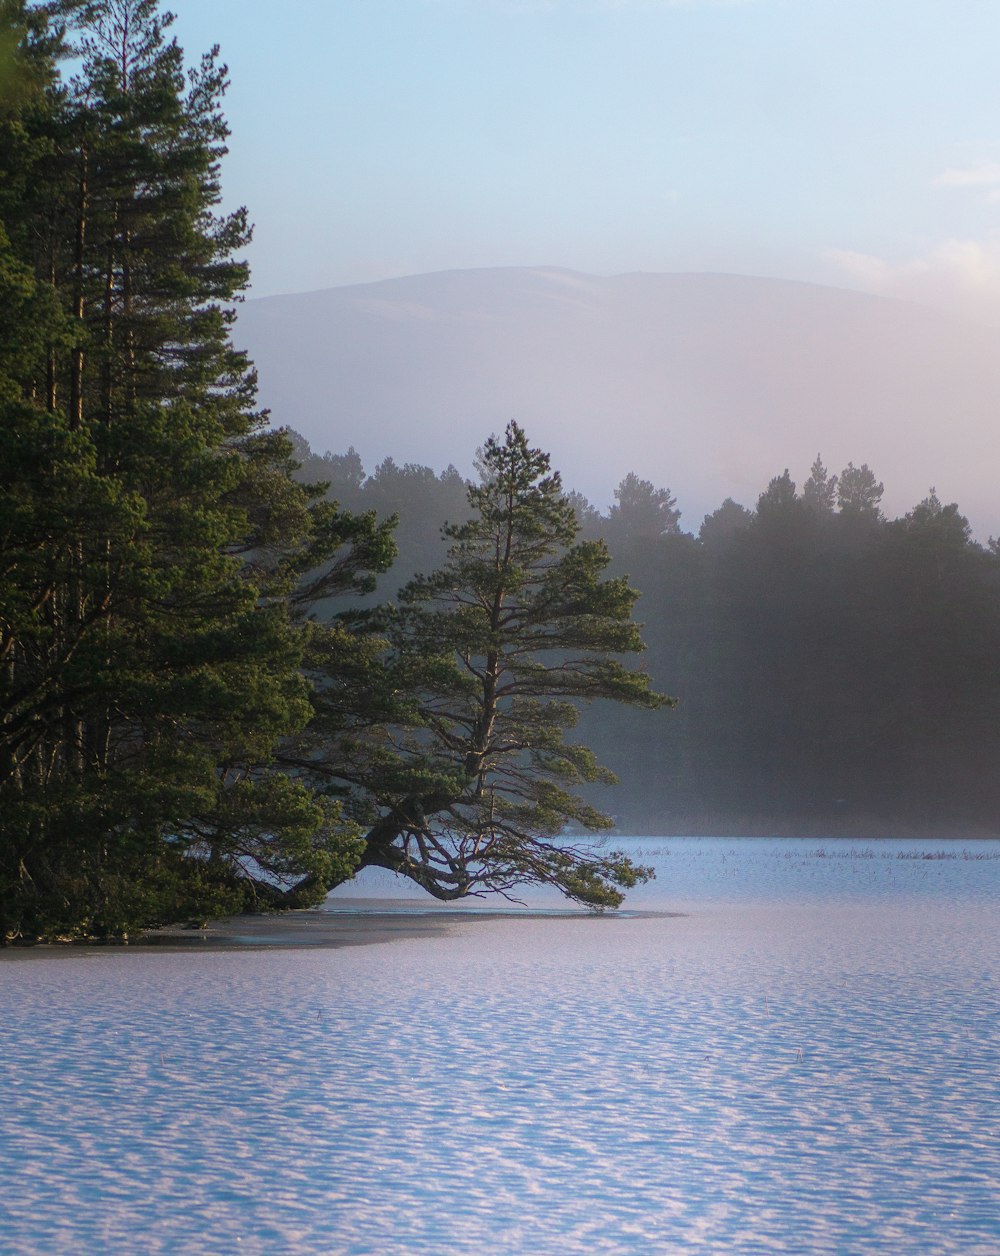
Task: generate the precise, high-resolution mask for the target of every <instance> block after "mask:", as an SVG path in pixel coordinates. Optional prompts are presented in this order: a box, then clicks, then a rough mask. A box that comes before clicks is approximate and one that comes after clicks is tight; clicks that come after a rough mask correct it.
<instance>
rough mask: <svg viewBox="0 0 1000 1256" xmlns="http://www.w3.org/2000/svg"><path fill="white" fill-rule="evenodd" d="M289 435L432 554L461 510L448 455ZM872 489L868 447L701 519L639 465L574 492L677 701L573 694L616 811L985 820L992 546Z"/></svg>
mask: <svg viewBox="0 0 1000 1256" xmlns="http://www.w3.org/2000/svg"><path fill="white" fill-rule="evenodd" d="M297 448H298V456H299V457H300V458H301V459H302V461H303V466H304V467H305V468H307V470H308V473H309V474H311V475H316V474H318V473H319V471H320V469H321V468H326V469H327V470H328V472H329V474H330V477H331V479H332V480H333V482H334V484H335V489H334V491H335V492H336V493H337V495H338V496H340V497H341V498H342V499H343V500H345V501H350V502H351V503H352V504H354V505H355V506H359V507H360V506H364V505H366V504H373V505H374V504H375V503H376V502H377V504H378V508H379V509H380V510H383V511H398V512H399V514H400V525H399V529H398V531H397V536H398V539H399V543H400V548H401V551H402V552H403V553H404V554H409V555H411V556H412V559H413V561H424V560H425V559H428V558H429V559H430V560H431V561H433V551H432V550H431V549H430V548H429V547H430V546H432V544H433V538H432V537H430V535H429V534H428V532H427V528H426V519H427V518H430V517H433V516H434V515H435V514H437V513H440V512H441V511H442V510H449V509H450V510H458V509H460V503H459V499H458V494H457V486H458V484H459V483H460V480H461V477H460V476H458V473H457V472H455V471H454V470H453V469H449V470H448V471H446V472H445V473H444V474H442V475H438V476H436V475H435V474H434V473H433V472H432V471H430V470H429V469H428V468H426V467H415V466H403V467H400V466H397V465H396V464H395V463H393V462H392V460H391V459H387V460H386V461H385V462H383V463H382V464H381V465H380V466H379V467H378V468H376V469H375V471H374V472H373V473H372V474H371V475H370V476H367V477H366V476H365V474H364V470H363V467H362V466H361V462H360V459H359V458H358V457H357V455H356V454H355V453H354V451H353V450H351V451H348V453H347V454H346V455H343V454H341V455H335V454H329V455H325V456H324V457H321V458H320V457H316V456H315V455H313V454H312V453H311V452H310V451H309V449H308V446H307V445H305V443H304V442H303V441H302V440H301V438H297ZM883 491H884V486H883V484H882V482H881V481H880V480H879V479H878V477H877V475H876V474H875V473H874V472H873V471H872V469H871V468H869V467H868V466H867V465H865V464H861V465H858V466H855V465H854V464H853V463H850V464H848V466H847V467H846V468H844V470H843V471H842V472H840V474H839V475H835V474H831V473H830V472H829V470H828V469H827V468H826V467H825V466H824V465H823V462H822V459H821V458H820V457H819V456H817V458H816V460H815V461H814V463H813V464H812V466H811V468H810V470H809V474H808V476H807V477H806V478H805V480H804V481H803V482H802V483H801V486H798V485H797V484H796V482H795V481H794V480H793V479H792V477H791V475H790V473H789V471H787V470H785V471H783V472H782V473H781V474H779V475H776V476H775V477H774V478H773V479H772V480H771V481H770V483H769V484H767V485H766V486H764V488H763V490H762V492H761V493H760V495H759V497H758V499H757V501H756V502H754V503H753V504H752V505H751V506H749V507H747V506H743V505H739V504H738V503H736V502H734V501H732V500H731V499H729V500H727V501H725V502H723V503H722V505H721V506H719V508H718V509H717V510H715V511H713V512H712V513H710V514H709V515H708V516H707V517H706V518H705V519H704V521H703V522H702V524H701V526H700V528H699V529H698V531H697V533H696V534H694V533H689V532H685V531H684V530H683V529H682V528H681V524H680V518H681V516H680V512H679V510H678V508H677V500H676V498H675V497H674V495H673V494H672V493H671V492H670V490H669V489H667V488H662V487H658V486H655V485H654V484H653V483H652V482H650V481H648V480H645V479H642V478H641V477H640V476H638V475H636V474H634V473H632V474H629V475H627V476H626V477H625V478H624V479H623V480H622V482H621V483H620V484H619V486H618V487H617V489H616V490H615V492H614V503H613V505H612V506H611V508H610V509H609V510H608V511H606V512H604V513H602V512H600V511H599V510H597V509H595V508H594V507H593V506H592V505H591V504H590V503H589V502H588V501H586V499H585V498H583V497H582V496H580V495H579V494H574V493H569V494H567V496H568V497H569V499H570V500H571V501H572V502H573V504H574V507H575V509H576V512H577V516H578V520H579V522H580V525H581V528H582V534H583V535H584V536H586V537H589V538H591V539H596V538H602V539H604V540H605V541H606V543H607V545H608V547H609V550H610V552H611V554H612V555H613V559H612V570H613V571H615V572H617V573H618V574H627V575H628V578H629V581H630V583H632V584H633V585H635V587H636V588H637V589H639V590H640V591H641V594H642V598H641V601H640V602H639V604H638V608H637V615H638V617H639V619H640V620H642V621H643V637H644V639H645V642H646V645H647V647H648V651H647V654H646V655H645V657H644V660H643V665H644V667H645V668H646V669H647V670H648V672H649V674H650V676H651V680H652V683H653V686H654V687H655V688H656V689H662V690H664V691H665V692H669V693H671V694H673V695H675V696H676V697H677V698H678V699H679V704H678V707H677V709H676V711H674V712H672V713H671V715H670V717H669V718H668V719H662V718H650V717H648V716H646V715H645V714H644V713H642V712H635V711H632V712H622V711H616V710H614V709H593V710H587V709H584V710H583V711H582V712H581V720H580V729H581V735H582V736H583V738H584V739H585V740H586V741H587V742H588V744H589V745H591V746H592V747H593V748H594V749H595V750H596V751H597V753H598V755H599V757H600V758H601V759H602V761H604V762H607V763H608V764H609V765H610V766H611V767H612V768H613V769H614V771H615V772H616V774H617V775H618V777H619V778H620V781H621V784H620V787H619V788H617V789H616V790H614V791H613V792H611V791H607V790H604V789H601V788H600V787H596V788H594V789H593V791H592V793H591V797H592V798H593V799H594V800H595V801H597V802H598V803H599V805H602V806H604V807H606V808H607V809H608V810H609V811H610V812H612V813H613V814H614V815H615V817H616V822H617V825H618V827H619V829H620V831H623V832H630V833H641V832H647V833H666V834H684V833H698V834H720V835H725V834H733V835H736V834H779V835H780V834H789V835H792V834H801V835H813V834H815V835H819V836H824V835H825V836H838V835H840V836H859V837H878V836H921V835H922V836H930V837H942V838H946V837H950V836H970V835H973V836H975V835H987V834H988V835H995V834H996V832H997V824H998V816H1000V775H998V773H997V771H996V764H997V763H998V762H1000V721H998V720H997V718H996V712H997V710H998V709H1000V673H998V670H997V668H996V659H997V658H998V657H1000V551H998V546H997V544H996V543H995V542H993V541H992V540H991V541H990V542H989V543H987V544H985V545H983V544H979V543H978V542H976V541H975V540H974V539H973V538H972V535H971V531H970V527H969V524H968V521H967V519H966V518H965V517H964V516H963V515H962V513H961V511H960V508H959V506H958V505H957V504H956V503H943V502H942V501H941V500H940V499H939V498H938V495H937V493H936V492H935V491H934V490H933V489H931V490H930V491H929V493H928V495H927V497H926V498H925V499H924V500H922V501H921V502H919V503H917V504H916V505H915V506H914V507H913V509H912V510H910V511H908V512H906V513H905V514H904V515H902V516H901V517H899V518H894V519H891V518H887V517H886V515H885V514H884V512H883V510H882V497H883ZM390 575H391V573H390ZM387 579H389V577H383V580H387ZM388 591H389V590H388V589H387V592H388Z"/></svg>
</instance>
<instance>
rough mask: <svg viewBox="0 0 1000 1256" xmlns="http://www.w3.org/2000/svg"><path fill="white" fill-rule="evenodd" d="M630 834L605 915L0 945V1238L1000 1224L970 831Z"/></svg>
mask: <svg viewBox="0 0 1000 1256" xmlns="http://www.w3.org/2000/svg"><path fill="white" fill-rule="evenodd" d="M627 844H628V846H629V848H630V849H631V850H632V851H634V852H635V853H636V855H637V858H638V859H640V861H642V862H647V863H652V864H654V865H655V866H656V868H657V870H658V878H657V881H656V882H654V883H653V884H652V885H651V886H647V887H644V888H643V889H642V890H641V891H640V892H638V893H637V894H635V895H634V896H633V897H632V899H631V905H632V907H633V909H634V912H635V914H631V915H622V916H618V917H604V918H589V917H579V916H573V915H570V916H559V915H557V914H537V913H525V914H522V915H521V916H520V917H517V916H516V915H515V916H510V915H505V916H501V917H496V916H490V915H485V916H480V917H470V916H468V915H456V916H455V917H454V919H451V920H449V921H448V923H447V928H446V929H445V930H444V931H443V932H442V933H440V934H438V933H426V934H423V935H421V936H417V937H413V938H403V939H399V938H397V939H396V940H393V941H390V942H387V943H385V944H380V945H372V946H353V947H347V948H337V949H311V950H309V949H306V950H304V949H293V948H288V947H283V948H281V947H279V948H276V947H270V948H267V949H256V950H254V949H243V950H234V951H222V952H220V951H206V952H202V953H199V952H197V951H195V952H192V951H185V952H181V953H178V952H173V951H153V952H148V951H143V952H140V951H110V952H109V951H91V950H86V951H76V950H74V951H72V952H70V953H61V954H56V955H47V954H42V953H40V952H38V951H35V952H32V953H31V954H28V955H20V956H15V957H9V956H5V957H3V958H2V959H0V998H2V1006H3V1013H4V1014H3V1018H2V1021H0V1079H2V1081H3V1092H2V1093H3V1096H4V1104H3V1107H2V1109H0V1170H2V1174H3V1179H2V1180H3V1191H2V1193H0V1251H2V1252H3V1253H5V1254H6V1253H30V1254H31V1256H36V1254H39V1256H40V1254H42V1253H50V1252H51V1253H90V1252H95V1253H96V1252H101V1253H105V1252H106V1253H113V1254H117V1253H123V1254H124V1253H147V1252H148V1253H159V1252H163V1253H188V1252H190V1253H230V1252H259V1253H284V1252H288V1253H294V1252H309V1253H334V1252H338V1253H363V1252H365V1253H367V1252H371V1253H394V1252H426V1253H450V1252H460V1253H464V1252H470V1253H471V1252H483V1251H487V1252H500V1253H503V1252H558V1253H563V1252H577V1251H579V1252H584V1251H587V1252H592V1251H596V1252H619V1251H629V1252H643V1253H646V1252H661V1251H662V1252H668V1253H669V1252H686V1251H704V1252H713V1253H716V1252H726V1253H729V1252H735V1253H744V1252H745V1253H751V1252H771V1251H774V1252H789V1253H800V1254H801V1253H811V1252H818V1253H838V1254H839V1253H852V1252H858V1253H925V1252H926V1253H933V1252H942V1253H943V1252H954V1253H960V1254H962V1256H966V1254H967V1253H990V1254H991V1256H993V1254H995V1253H997V1252H1000V1196H998V1186H997V1183H998V1181H1000V1090H998V1085H1000V1083H998V1076H1000V1073H998V1064H1000V1049H998V1028H1000V1015H998V1013H1000V1001H998V991H1000V936H998V935H1000V921H998V911H997V907H998V903H1000V843H976V844H969V845H962V844H961V843H958V844H952V845H946V844H944V843H913V842H908V843H877V844H875V843H873V844H871V845H868V846H866V845H865V844H863V843H857V842H850V843H845V842H839V843H838V842H828V843H825V844H824V843H819V842H816V841H808V842H788V841H784V842H761V841H753V842H751V841H733V840H732V839H714V840H701V841H695V840H687V841H682V840H677V839H657V838H643V839H631V840H630V841H629V842H628V843H627ZM399 893H400V891H399V889H398V888H396V887H394V886H393V885H392V884H391V883H390V882H389V881H388V880H386V879H382V880H379V879H378V878H374V879H373V880H371V881H369V882H367V883H365V884H362V885H361V886H359V887H357V889H355V890H350V891H345V892H343V893H341V894H338V895H337V896H336V898H335V899H334V900H331V908H332V909H336V910H339V911H347V912H354V911H357V910H359V909H360V908H361V906H362V904H361V903H360V902H359V900H358V898H357V895H358V894H361V895H369V896H370V895H379V896H385V895H389V896H393V895H399ZM529 905H530V906H532V907H534V908H545V907H547V906H551V905H558V904H551V902H550V900H545V899H544V898H542V899H535V898H532V900H531V903H530V904H529ZM406 906H407V904H405V903H404V902H403V901H402V900H400V901H399V907H400V908H405V907H406ZM672 912H681V913H683V914H680V915H677V914H668V913H672Z"/></svg>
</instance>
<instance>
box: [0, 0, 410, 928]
mask: <svg viewBox="0 0 1000 1256" xmlns="http://www.w3.org/2000/svg"><path fill="white" fill-rule="evenodd" d="M15 7H16V6H15ZM16 16H17V17H18V19H19V21H20V23H21V29H22V37H21V42H20V45H19V49H20V53H19V55H20V56H21V57H22V58H23V59H24V60H25V61H26V62H30V63H31V64H32V65H34V66H36V67H38V72H37V73H36V74H35V81H36V82H38V83H40V84H41V90H39V91H37V92H35V93H32V94H31V95H30V97H29V98H27V99H26V100H25V101H24V102H22V103H20V104H18V105H17V106H16V107H14V108H8V109H7V110H6V111H5V112H4V114H3V115H2V117H0V175H2V179H0V226H2V227H3V229H4V230H3V232H0V288H3V295H4V296H6V297H8V298H9V303H7V304H6V307H5V309H4V312H3V313H2V314H0V319H2V318H10V319H11V320H12V322H13V324H14V326H15V329H16V333H15V335H14V337H13V338H12V339H5V341H4V344H5V348H6V352H5V353H3V354H0V408H2V414H0V577H2V583H0V660H2V663H3V668H4V671H3V673H2V678H0V905H2V906H0V934H2V935H5V936H13V935H17V934H33V935H48V934H58V933H66V934H74V933H81V932H84V933H95V932H96V933H121V932H123V931H127V930H128V929H131V928H134V927H137V926H141V925H149V924H153V923H157V922H159V921H162V920H169V919H176V918H178V917H179V916H181V915H186V914H191V915H197V916H204V915H206V914H211V913H212V912H213V911H218V910H220V909H222V908H229V909H232V908H235V907H238V906H242V905H243V904H244V903H246V902H247V901H248V899H249V898H250V897H252V895H253V894H254V893H255V892H256V886H257V885H259V886H261V887H262V888H263V889H265V890H266V889H267V887H269V886H270V885H271V884H272V883H273V881H274V880H275V879H276V878H281V877H282V876H288V877H290V878H292V879H294V880H298V879H301V878H303V877H310V876H311V877H314V878H318V879H322V880H329V879H331V878H335V877H336V876H338V875H347V874H348V873H349V871H350V869H351V868H352V867H353V860H354V859H355V858H356V856H357V853H358V846H357V841H356V835H355V833H354V830H353V829H352V828H351V827H350V826H349V825H346V824H342V823H340V822H339V821H338V819H337V814H336V809H335V808H334V807H333V806H331V805H329V804H327V803H325V802H324V801H323V800H322V799H317V798H316V797H314V796H313V795H312V793H311V792H310V791H309V790H308V788H307V787H306V786H305V785H304V784H303V783H301V782H298V781H295V780H293V779H291V778H290V777H288V776H287V775H285V774H283V773H281V772H279V771H277V770H276V768H275V766H274V764H273V754H274V749H275V745H276V743H277V741H278V740H279V739H280V738H281V737H283V736H287V735H289V734H291V733H293V732H295V731H296V730H298V729H299V728H301V726H302V725H303V723H304V722H305V721H306V720H307V719H308V718H309V715H310V712H311V704H310V692H309V685H308V682H307V680H306V679H305V677H304V676H303V675H302V674H301V672H300V669H299V664H300V663H301V661H302V659H303V657H304V655H305V653H306V652H307V651H308V649H309V648H310V637H311V634H312V632H313V629H312V628H311V627H310V626H309V625H308V624H307V623H306V622H305V620H304V619H303V618H302V617H301V616H300V614H299V612H298V611H297V609H296V607H297V601H298V600H301V599H305V598H307V597H308V598H315V597H320V596H325V595H327V594H329V593H330V592H332V591H336V590H342V589H343V588H345V587H351V586H355V585H357V584H358V583H359V582H360V583H361V584H362V585H366V584H367V581H368V575H367V573H368V570H369V569H370V568H374V569H381V568H383V567H384V566H386V565H387V563H388V561H389V557H390V551H391V542H390V541H389V538H388V536H387V534H386V531H385V529H384V528H382V527H379V526H378V525H376V524H375V522H374V519H373V518H372V517H370V516H366V517H362V518H359V519H353V520H352V519H347V518H344V517H342V516H340V515H338V513H337V512H336V510H335V509H334V508H332V507H330V506H327V505H319V504H317V503H316V500H315V495H314V494H310V492H309V491H308V490H306V489H304V488H302V487H301V486H299V485H297V484H295V483H294V482H293V480H292V478H291V474H290V472H291V469H292V463H291V460H290V449H289V443H288V441H287V439H286V438H285V437H283V436H282V435H281V434H280V433H271V432H266V431H265V430H264V426H263V416H262V415H260V414H258V413H257V412H256V410H255V408H254V396H255V380H254V376H253V372H252V370H251V369H250V366H249V364H248V363H247V361H246V359H245V358H244V356H243V355H241V354H240V353H238V352H236V351H235V350H234V349H233V347H232V345H231V343H230V340H229V333H228V329H229V323H230V320H231V316H232V315H231V305H232V302H233V301H234V300H235V299H236V298H237V297H238V294H239V292H240V289H241V288H242V287H243V286H244V284H245V282H246V275H247V271H246V267H245V265H244V264H243V263H242V262H241V261H239V260H238V259H237V258H236V257H235V256H234V254H235V253H236V251H238V250H239V249H240V248H241V247H242V246H243V245H244V244H245V243H246V241H247V239H248V230H247V225H246V215H245V213H244V212H243V211H239V212H237V213H236V214H233V215H229V216H224V217H219V216H217V214H216V212H215V207H216V205H217V203H218V198H219V160H220V158H221V156H222V154H223V152H224V151H225V148H224V144H225V137H226V126H225V122H224V120H223V118H222V115H221V112H220V99H221V95H222V93H223V90H224V87H225V69H224V67H221V66H219V65H218V62H217V58H216V55H215V53H214V52H213V53H211V54H209V56H207V57H206V58H204V59H203V60H202V62H201V63H200V65H199V66H198V67H196V68H195V69H194V70H193V71H190V72H189V73H188V74H187V75H185V73H184V67H183V57H182V54H181V50H180V49H179V47H178V46H177V45H176V43H174V42H169V41H168V40H167V38H166V34H165V31H166V28H167V27H168V26H169V22H170V18H169V16H167V15H164V16H162V17H161V16H159V15H158V11H157V6H156V4H155V3H154V2H153V0H101V2H98V3H83V4H80V3H77V2H76V0H59V2H57V3H53V4H51V5H47V6H38V7H35V8H32V9H24V8H21V9H20V10H19V12H18V14H17V15H16ZM60 21H64V22H65V23H66V24H67V26H68V33H69V35H70V36H71V37H72V38H74V39H76V40H77V41H78V42H77V47H78V51H79V53H80V55H81V56H82V69H81V70H80V73H79V76H78V77H77V78H76V79H74V80H73V82H72V83H71V84H70V85H69V86H68V87H67V86H65V85H64V84H62V83H61V81H60V79H59V76H58V70H59V58H60V56H61V55H62V54H63V53H64V51H65V48H66V44H65V42H64V40H63V37H62V36H63V32H62V30H61V28H60V25H59V22H60Z"/></svg>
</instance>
